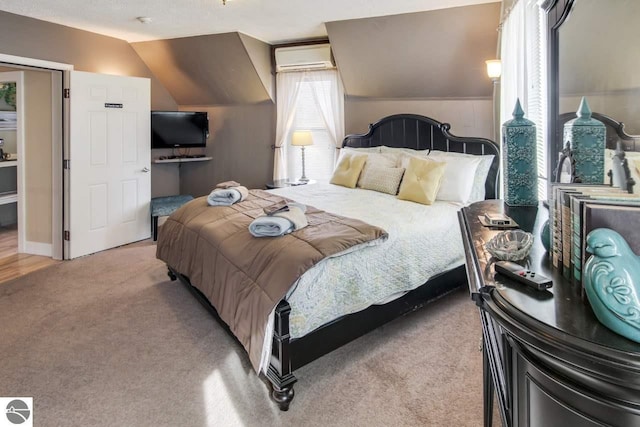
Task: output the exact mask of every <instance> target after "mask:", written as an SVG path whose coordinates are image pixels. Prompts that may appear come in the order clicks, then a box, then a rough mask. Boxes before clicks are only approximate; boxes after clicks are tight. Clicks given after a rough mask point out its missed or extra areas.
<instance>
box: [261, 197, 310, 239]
mask: <svg viewBox="0 0 640 427" xmlns="http://www.w3.org/2000/svg"><path fill="white" fill-rule="evenodd" d="M306 211H307V207H306V206H305V205H303V204H301V203H296V202H289V203H288V204H287V210H279V211H276V212H275V213H273V214H271V215H265V216H260V217H258V218H256V219H254V220H253V222H251V224H249V232H250V233H251V235H253V237H277V236H284V235H285V234H288V233H291V232H292V231H295V230H300V229H301V228H304V227H306V226H307V225H308V223H307V217H306V216H305V214H304V213H305V212H306Z"/></svg>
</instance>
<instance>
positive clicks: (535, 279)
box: [495, 261, 553, 291]
mask: <svg viewBox="0 0 640 427" xmlns="http://www.w3.org/2000/svg"><path fill="white" fill-rule="evenodd" d="M495 268H496V272H498V273H500V274H502V275H504V276H506V277H508V278H510V279H513V280H515V281H517V282H520V283H523V284H525V285H527V286H529V287H531V288H533V289H536V290H538V291H544V290H545V289H549V288H550V287H551V286H553V282H552V281H551V279H549V278H547V277H544V276H542V275H540V274H537V273H536V272H534V271H531V270H527V269H526V268H524V267H522V266H521V265H520V264H516V263H515V262H511V261H498V262H496V264H495Z"/></svg>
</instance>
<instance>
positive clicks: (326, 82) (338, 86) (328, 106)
mask: <svg viewBox="0 0 640 427" xmlns="http://www.w3.org/2000/svg"><path fill="white" fill-rule="evenodd" d="M305 78H306V79H307V80H308V81H309V82H310V83H311V88H312V91H313V98H314V100H315V102H316V105H317V106H318V109H319V110H320V113H321V114H322V121H323V122H324V125H325V127H326V128H327V131H328V132H329V135H330V136H331V140H332V142H333V145H335V146H336V147H337V148H340V147H341V146H342V140H343V139H344V88H343V87H342V81H341V80H340V76H339V75H338V71H337V70H322V71H312V72H309V73H307V75H306V76H305Z"/></svg>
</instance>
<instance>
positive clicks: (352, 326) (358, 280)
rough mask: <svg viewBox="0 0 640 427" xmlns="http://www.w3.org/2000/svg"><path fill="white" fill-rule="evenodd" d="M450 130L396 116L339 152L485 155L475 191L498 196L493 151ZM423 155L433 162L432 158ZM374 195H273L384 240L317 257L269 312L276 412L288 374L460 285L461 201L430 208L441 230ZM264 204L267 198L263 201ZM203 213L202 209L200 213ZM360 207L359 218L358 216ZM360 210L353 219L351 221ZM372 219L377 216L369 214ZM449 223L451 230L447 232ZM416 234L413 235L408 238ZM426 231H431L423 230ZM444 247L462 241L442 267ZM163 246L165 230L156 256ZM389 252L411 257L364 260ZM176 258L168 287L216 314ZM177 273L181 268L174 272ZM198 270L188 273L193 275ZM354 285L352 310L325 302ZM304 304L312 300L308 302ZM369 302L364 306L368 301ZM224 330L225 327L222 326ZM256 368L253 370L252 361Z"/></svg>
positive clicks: (267, 354)
mask: <svg viewBox="0 0 640 427" xmlns="http://www.w3.org/2000/svg"><path fill="white" fill-rule="evenodd" d="M449 129H450V126H449V125H448V124H446V123H441V122H439V121H437V120H434V119H432V118H428V117H424V116H419V115H413V114H398V115H393V116H389V117H385V118H383V119H381V120H379V121H378V122H376V123H374V124H372V125H370V128H369V131H368V132H367V133H365V134H361V135H349V136H347V137H346V138H345V139H344V142H343V147H349V148H350V149H355V150H363V151H366V150H367V149H369V150H371V149H372V148H373V147H382V146H385V147H392V148H396V149H401V148H402V149H410V150H416V151H422V153H428V152H425V151H423V150H431V152H432V154H433V155H436V154H438V153H436V152H449V153H464V154H467V155H479V156H485V157H484V159H485V160H487V156H491V157H489V158H488V162H487V166H488V167H487V169H488V170H487V171H486V180H485V182H484V183H482V182H481V183H480V185H481V186H482V184H484V185H483V186H484V188H483V189H482V190H483V193H484V198H486V199H492V198H496V196H497V194H498V190H497V188H498V187H497V181H498V180H497V177H498V169H499V162H500V159H499V149H498V147H497V145H496V144H495V143H494V142H493V141H490V140H488V139H484V138H472V137H457V136H454V135H452V134H451V133H450V132H449ZM373 149H374V150H377V149H375V148H373ZM380 150H382V148H380ZM424 155H431V153H429V154H424ZM451 156H453V155H451ZM263 193H264V192H263ZM374 193H375V192H372V191H369V190H358V189H346V188H341V187H340V188H338V187H337V186H332V185H330V184H314V185H309V186H304V187H302V186H300V187H293V188H291V189H289V190H287V189H279V190H274V191H271V192H269V194H273V195H274V197H275V196H280V195H281V196H287V197H288V198H290V199H293V200H296V201H300V202H302V203H305V204H307V205H312V206H315V207H316V208H320V209H322V210H326V211H327V212H329V211H331V210H332V209H335V210H339V212H335V213H336V214H338V215H341V216H344V217H348V216H349V215H350V214H353V215H354V216H359V215H361V216H363V217H366V220H367V221H368V222H370V223H372V225H373V226H381V227H385V229H386V231H388V241H383V242H374V243H372V244H368V245H363V247H362V248H360V249H359V250H357V251H356V250H354V251H348V252H349V253H339V254H337V255H338V256H330V257H327V258H326V259H323V260H322V261H321V262H319V263H317V264H316V265H314V266H313V267H311V268H310V269H309V270H307V271H306V272H305V273H304V274H302V275H301V276H300V277H299V278H298V279H297V280H296V281H295V282H294V283H293V284H292V286H291V288H290V289H289V290H288V291H287V293H286V295H285V297H283V298H282V299H281V300H279V302H278V301H277V303H276V304H275V307H274V309H273V311H272V314H271V316H270V317H269V320H268V322H266V324H265V325H264V331H265V332H264V342H263V348H262V360H261V363H260V368H259V369H257V371H258V373H264V375H265V376H266V378H267V379H268V380H269V382H270V383H271V385H272V398H273V400H274V401H275V402H276V403H277V404H278V406H279V407H280V409H281V410H287V409H288V408H289V405H290V403H291V401H292V400H293V397H294V391H293V385H294V383H295V382H296V377H295V376H294V371H295V370H296V369H298V368H300V367H301V366H304V365H306V364H307V363H309V362H311V361H313V360H315V359H317V358H319V357H321V356H322V355H324V354H326V353H328V352H331V351H333V350H334V349H336V348H338V347H340V346H342V345H344V344H346V343H348V342H349V341H352V340H353V339H355V338H357V337H359V336H361V335H363V334H365V333H367V332H369V331H371V330H373V329H375V328H377V327H378V326H381V325H383V324H384V323H387V322H389V321H390V320H393V319H395V318H397V317H399V316H401V315H403V314H406V313H409V312H411V311H413V310H416V309H418V308H419V307H421V306H423V305H424V304H426V303H427V302H429V301H431V300H433V299H435V298H438V297H440V296H442V295H444V294H446V293H448V292H450V291H451V290H453V289H455V288H457V287H459V286H461V285H464V284H465V283H466V275H465V270H464V264H463V263H464V259H463V251H462V246H461V242H459V241H460V237H459V229H458V227H457V222H456V219H457V216H456V211H457V210H458V209H459V208H460V207H461V206H462V204H461V203H454V202H436V203H434V204H433V206H432V207H430V208H431V210H429V211H428V212H429V214H428V215H432V213H434V212H437V214H434V215H435V216H437V217H438V218H441V221H442V223H436V222H435V221H433V219H430V220H429V221H421V218H422V217H421V216H420V215H422V213H421V212H422V211H421V209H423V208H424V209H426V207H423V206H413V205H417V204H415V203H413V202H405V201H397V200H396V198H395V197H394V196H391V195H384V196H382V195H379V194H374ZM256 194H258V193H256ZM260 194H262V193H260ZM323 195H324V196H325V198H324V199H323V198H322V197H323ZM354 195H358V196H357V197H364V199H362V200H360V199H358V200H359V201H358V202H354V201H353V200H351V199H352V198H353V197H354ZM260 197H266V198H268V197H269V195H266V196H260ZM329 200H330V202H329ZM198 203H200V206H202V205H201V204H202V201H200V202H198V199H196V200H194V201H193V202H190V203H189V204H187V205H185V206H183V207H182V208H181V209H180V210H178V211H177V212H176V213H174V215H177V216H180V215H183V216H184V215H185V212H186V210H189V209H196V206H197V205H198ZM375 203H381V205H379V206H380V208H378V209H369V214H368V215H367V212H366V209H365V210H364V211H363V210H362V209H361V207H362V206H365V207H370V206H374V204H375ZM385 204H388V206H386V205H385ZM338 205H339V206H340V207H338ZM358 206H360V208H359V207H358ZM385 206H386V207H385ZM200 209H201V210H202V208H200ZM358 209H360V210H359V211H358ZM356 211H357V213H354V212H356ZM372 211H373V212H374V214H372V213H371V212H372ZM395 211H402V212H407V214H406V215H407V216H406V218H409V217H413V218H417V220H416V222H414V223H412V224H414V225H415V227H416V228H415V229H413V228H411V227H413V226H414V225H412V226H411V227H409V226H408V225H407V224H404V223H403V222H404V220H403V219H400V220H398V218H397V217H396V216H394V215H393V213H394V212H395ZM403 215H405V214H403ZM386 218H388V219H386ZM402 218H405V217H402ZM170 219H171V218H170ZM407 221H408V219H407ZM447 221H449V222H450V223H451V224H450V225H449V224H448V223H447ZM429 227H431V229H432V230H431V232H433V229H436V228H437V229H439V230H440V235H439V237H438V238H439V239H441V240H440V241H439V242H438V243H436V242H435V241H434V242H431V241H430V240H429V239H421V238H418V239H415V238H414V240H417V242H416V243H415V244H417V245H418V246H409V245H408V243H407V244H405V241H404V240H402V239H403V238H402V237H396V236H404V235H409V234H415V235H417V236H421V234H419V233H421V232H422V231H421V230H422V228H425V229H426V228H429ZM387 228H388V229H387ZM414 230H415V232H413V231H414ZM418 230H420V231H418ZM443 230H444V231H443ZM424 232H428V230H425V231H424ZM447 233H449V234H447ZM451 233H453V234H451ZM177 235H179V234H177ZM434 238H435V237H434ZM427 240H429V242H427ZM447 242H449V243H450V244H449V246H452V247H456V246H457V244H458V243H460V245H459V248H458V249H457V250H458V251H459V253H455V251H454V252H453V253H452V254H451V255H450V256H448V258H447V259H444V258H446V257H440V256H438V257H437V256H433V255H431V256H429V252H430V251H429V245H430V244H431V245H432V246H431V247H438V249H439V251H438V252H440V248H441V247H443V246H447ZM162 244H163V243H162V229H161V231H160V238H159V253H160V245H162ZM385 245H386V246H385ZM421 245H422V246H421ZM392 250H393V251H396V252H397V253H396V255H395V256H396V257H398V258H399V259H400V258H407V259H410V260H411V261H410V262H411V263H412V264H408V265H409V267H407V266H401V267H400V268H384V267H387V266H388V265H387V264H384V263H383V262H380V261H375V262H368V261H369V260H370V259H377V260H379V259H380V257H384V256H385V255H389V254H391V252H392ZM398 254H400V255H398ZM389 256H390V255H389ZM375 257H378V258H375ZM172 259H173V260H174V261H173V262H168V263H167V264H168V268H169V276H170V278H171V279H172V280H175V279H176V278H179V279H180V281H181V282H182V283H184V284H185V285H186V286H187V288H188V289H189V290H190V291H191V292H192V293H193V294H194V295H195V296H196V298H198V299H199V300H200V301H201V302H202V303H203V305H204V306H205V307H207V308H208V309H210V310H211V312H212V313H213V314H214V315H216V316H217V315H218V310H217V308H216V307H214V306H213V305H212V304H211V303H210V300H211V298H209V297H207V296H205V294H206V293H207V292H204V293H203V292H202V290H203V289H206V288H207V284H203V283H197V280H194V281H193V283H192V280H190V277H189V275H188V274H185V270H186V268H184V267H182V266H183V265H184V263H183V262H182V261H183V260H178V258H175V257H174V258H172ZM432 259H433V262H431V264H429V266H428V267H425V266H423V265H422V263H426V262H427V261H430V260H432ZM398 262H399V263H400V262H404V261H402V260H401V261H398ZM413 263H415V268H414V267H412V266H414V264H413ZM172 264H173V265H172ZM354 265H364V266H365V267H364V268H363V269H362V270H363V272H361V273H357V272H356V273H353V272H352V270H356V269H355V268H353V266H354ZM394 265H395V261H394ZM179 266H180V268H178V267H179ZM197 268H200V267H197ZM197 268H196V269H195V270H192V271H198V269H197ZM383 270H385V271H383ZM395 270H402V271H401V272H398V271H395ZM354 274H355V275H354ZM368 274H369V275H368ZM370 274H373V276H371V275H370ZM394 274H395V275H397V274H404V275H405V276H401V277H406V282H407V283H406V286H404V287H402V286H400V287H398V285H397V283H396V282H397V279H394V282H393V283H395V284H394V286H396V287H395V288H394V287H392V286H391V285H392V281H391V280H390V281H389V282H387V281H386V280H387V278H389V277H392V276H393V275H394ZM328 278H332V279H331V280H332V282H331V285H329V284H325V281H327V283H329V282H328V280H329V279H328ZM336 278H337V279H336ZM403 280H404V279H401V280H400V282H399V283H401V285H402V283H403ZM363 282H364V283H363ZM409 282H411V283H409ZM323 284H325V285H323ZM385 284H388V285H389V287H390V289H391V290H392V292H391V295H386V296H385V297H384V298H383V297H381V295H380V294H376V293H375V292H373V291H372V289H380V288H384V287H385V286H384V285H385ZM364 285H366V286H364ZM350 286H351V287H350ZM353 286H360V287H363V288H366V289H367V292H369V291H371V293H372V294H374V295H372V296H365V297H364V299H362V300H357V301H355V302H354V303H353V304H351V306H350V307H347V308H346V309H341V310H337V311H335V310H334V309H335V307H333V304H332V302H331V300H332V294H335V295H339V296H340V297H339V298H333V300H334V302H335V301H340V302H343V300H344V298H343V296H344V297H345V298H347V297H348V295H351V294H353V293H357V292H354V291H353V289H354V288H353ZM305 298H310V299H307V300H305ZM315 298H317V299H318V301H320V300H321V301H325V303H317V304H316V303H315V302H316V299H315ZM367 298H369V300H368V301H369V302H368V303H367ZM326 301H329V302H328V303H327V302H326ZM347 305H348V304H347ZM305 306H319V307H320V309H321V310H320V314H317V313H314V314H307V312H306V311H305V310H306V308H303V307H305ZM323 310H324V311H323ZM223 325H225V326H227V328H228V325H226V324H225V323H224V322H223ZM228 329H229V328H228ZM237 336H238V335H237V334H236V337H237ZM245 348H246V347H245ZM265 349H266V351H265ZM399 351H401V349H399ZM250 358H251V354H250ZM254 359H255V356H254ZM252 363H253V360H252ZM253 364H254V368H256V364H257V363H253Z"/></svg>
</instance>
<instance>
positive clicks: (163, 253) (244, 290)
mask: <svg viewBox="0 0 640 427" xmlns="http://www.w3.org/2000/svg"><path fill="white" fill-rule="evenodd" d="M287 201H288V200H287V199H285V198H283V197H280V196H276V195H274V194H271V193H268V192H266V191H262V190H251V191H250V194H249V197H248V198H247V199H246V200H245V201H243V202H240V203H237V204H234V205H232V206H224V207H222V206H216V207H211V206H208V205H207V198H206V197H200V198H198V199H195V200H193V201H191V202H189V203H187V204H186V205H184V206H182V207H181V208H180V209H178V210H177V211H176V212H174V213H173V214H172V215H171V216H170V217H169V218H168V219H167V221H166V222H165V223H164V225H163V226H162V228H161V230H160V233H159V236H158V247H157V252H156V256H157V257H158V258H159V259H161V260H163V261H164V262H166V263H167V265H169V266H171V267H172V268H173V269H175V270H176V271H178V272H179V273H181V274H183V275H185V276H187V277H189V279H190V281H191V284H192V285H193V286H195V287H196V288H198V289H199V290H200V291H201V292H202V293H203V294H204V295H205V296H206V297H207V298H208V299H209V301H210V302H211V304H212V305H213V306H214V307H215V308H216V310H217V312H218V314H219V315H220V317H221V318H222V320H224V321H225V322H226V323H227V325H229V327H230V328H231V331H232V332H233V333H234V334H235V336H236V337H237V338H238V340H239V341H240V342H241V343H242V345H243V346H244V347H245V349H246V350H247V353H249V358H250V360H251V363H252V364H253V367H254V369H255V370H256V371H258V369H259V365H260V356H261V352H262V345H263V342H264V333H265V325H266V324H267V320H268V318H269V315H270V314H271V312H272V311H273V309H274V308H275V306H276V305H277V304H278V302H279V301H280V300H282V299H283V298H284V297H285V295H286V293H287V291H288V290H289V289H290V287H291V286H292V285H293V284H294V283H295V281H296V280H297V278H298V277H300V276H301V275H302V274H303V273H304V272H305V271H307V270H308V269H310V268H311V267H313V266H314V265H315V264H317V263H318V262H319V261H321V260H322V259H324V258H326V257H328V256H331V255H335V254H337V253H340V252H342V251H345V250H347V249H349V248H352V247H354V246H356V245H359V244H361V243H366V242H369V241H373V240H377V239H380V241H383V240H384V239H386V237H387V233H386V232H385V231H384V230H382V229H381V228H378V227H374V226H372V225H369V224H366V223H364V222H362V221H359V220H356V219H351V218H345V217H342V216H339V215H334V214H331V213H328V212H325V211H321V210H319V209H316V208H313V207H311V206H308V207H307V212H306V215H307V220H308V223H309V225H308V226H307V227H305V228H303V229H301V230H297V231H294V232H293V233H291V234H288V235H285V236H281V237H261V238H256V237H253V236H252V235H251V234H250V233H249V224H250V223H251V221H253V220H254V219H255V218H257V217H258V216H261V215H263V214H264V212H263V208H269V207H274V206H279V205H283V204H285V203H286V202H287Z"/></svg>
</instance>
